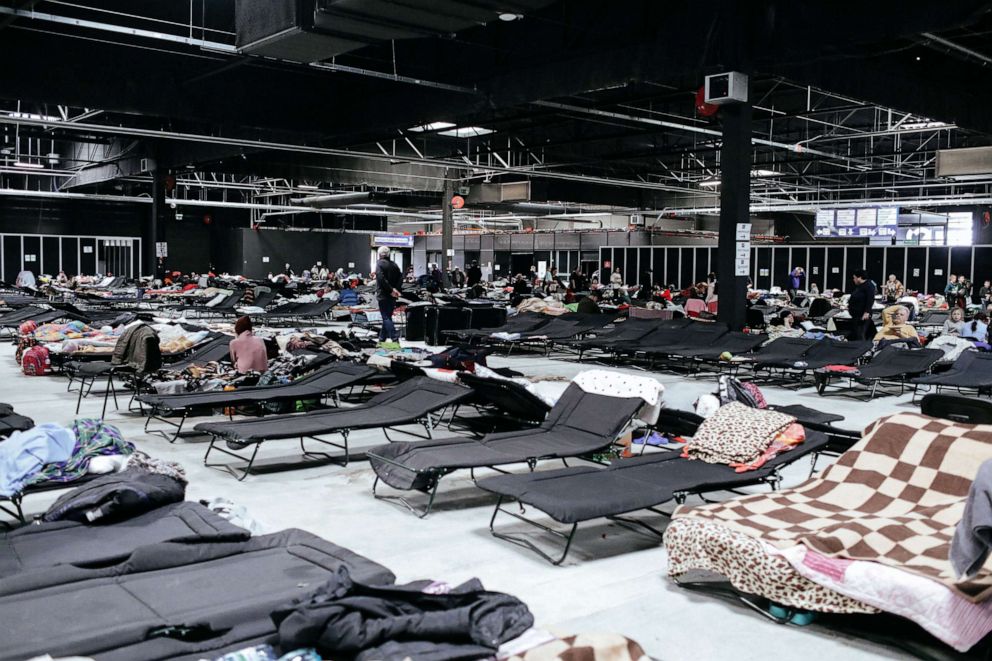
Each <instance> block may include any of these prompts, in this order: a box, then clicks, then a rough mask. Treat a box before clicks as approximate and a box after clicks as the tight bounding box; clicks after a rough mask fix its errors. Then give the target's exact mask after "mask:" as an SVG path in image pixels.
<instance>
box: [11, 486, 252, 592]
mask: <svg viewBox="0 0 992 661" xmlns="http://www.w3.org/2000/svg"><path fill="white" fill-rule="evenodd" d="M248 537H250V535H249V533H248V531H247V530H245V529H244V528H239V527H238V526H235V525H233V524H231V523H229V522H228V521H227V520H225V519H223V518H222V517H220V516H219V515H217V514H215V513H214V512H211V511H210V510H209V509H207V508H206V507H204V506H203V505H200V504H199V503H191V502H181V503H175V504H172V505H165V506H163V507H159V508H156V509H153V510H151V511H150V512H146V513H145V514H141V515H139V516H135V517H133V518H130V519H127V520H125V521H119V522H116V523H112V524H110V525H102V524H101V525H88V524H85V523H78V522H75V521H54V522H51V523H39V524H35V525H29V526H22V527H21V528H17V529H16V530H13V531H11V532H7V533H3V534H0V579H3V578H7V577H8V576H12V575H14V574H18V573H20V572H23V571H29V570H37V569H40V568H44V567H52V566H55V565H62V564H73V565H77V566H85V565H89V566H95V565H104V564H108V563H111V562H115V561H118V560H120V559H121V558H124V557H127V556H128V555H130V554H131V553H132V552H133V551H134V550H135V549H137V548H139V547H141V546H147V545H149V544H158V543H161V542H207V541H211V542H236V541H243V540H246V539H248Z"/></svg>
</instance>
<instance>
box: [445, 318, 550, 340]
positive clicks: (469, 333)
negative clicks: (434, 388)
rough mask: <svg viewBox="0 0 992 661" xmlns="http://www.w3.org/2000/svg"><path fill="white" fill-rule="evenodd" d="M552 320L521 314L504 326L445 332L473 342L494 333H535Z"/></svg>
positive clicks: (509, 319)
mask: <svg viewBox="0 0 992 661" xmlns="http://www.w3.org/2000/svg"><path fill="white" fill-rule="evenodd" d="M551 319H552V317H549V316H547V315H543V314H538V313H536V312H521V313H519V314H517V315H516V316H513V317H510V318H508V319H507V320H506V323H505V324H503V325H502V326H498V327H495V328H461V329H457V330H449V331H444V334H445V335H448V336H449V337H450V336H452V335H454V336H456V337H458V338H459V339H461V340H468V341H469V342H471V341H472V340H475V339H484V338H487V337H489V336H490V335H492V334H493V333H526V332H530V331H534V330H537V329H538V328H540V327H541V326H544V325H545V324H547V323H549V322H550V321H551Z"/></svg>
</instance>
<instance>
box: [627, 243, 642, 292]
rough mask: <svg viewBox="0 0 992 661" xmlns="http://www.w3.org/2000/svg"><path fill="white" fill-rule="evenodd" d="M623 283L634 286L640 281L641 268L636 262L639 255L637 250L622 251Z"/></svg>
mask: <svg viewBox="0 0 992 661" xmlns="http://www.w3.org/2000/svg"><path fill="white" fill-rule="evenodd" d="M623 252H624V260H625V261H624V269H623V281H624V282H626V283H628V284H631V285H636V284H637V283H639V282H640V281H641V267H640V264H639V262H638V259H640V253H639V252H638V249H637V248H627V249H625V250H624V251H623Z"/></svg>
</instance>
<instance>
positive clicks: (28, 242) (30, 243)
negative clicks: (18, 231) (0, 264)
mask: <svg viewBox="0 0 992 661" xmlns="http://www.w3.org/2000/svg"><path fill="white" fill-rule="evenodd" d="M22 246H23V247H22V250H23V251H24V268H25V269H26V270H28V271H31V272H32V273H34V274H35V275H39V274H40V273H41V237H40V236H25V237H24V243H23V244H22Z"/></svg>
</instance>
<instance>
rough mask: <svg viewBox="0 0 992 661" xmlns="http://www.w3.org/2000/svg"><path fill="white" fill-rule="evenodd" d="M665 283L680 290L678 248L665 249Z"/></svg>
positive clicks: (679, 257)
mask: <svg viewBox="0 0 992 661" xmlns="http://www.w3.org/2000/svg"><path fill="white" fill-rule="evenodd" d="M665 251H666V252H665V283H666V284H669V285H675V288H676V289H682V282H681V280H680V276H679V273H681V269H680V261H681V254H680V253H679V249H678V248H665Z"/></svg>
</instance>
